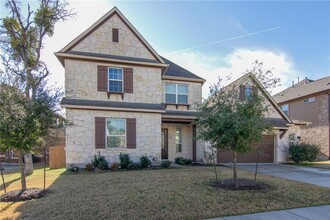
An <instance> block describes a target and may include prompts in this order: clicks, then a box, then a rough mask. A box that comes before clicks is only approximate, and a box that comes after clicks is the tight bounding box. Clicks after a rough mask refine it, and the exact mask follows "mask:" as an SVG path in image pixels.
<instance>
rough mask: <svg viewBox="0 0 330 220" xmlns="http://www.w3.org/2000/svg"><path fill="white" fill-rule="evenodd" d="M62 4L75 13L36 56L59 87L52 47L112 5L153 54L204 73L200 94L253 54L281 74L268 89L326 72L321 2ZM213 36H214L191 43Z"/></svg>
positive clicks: (327, 27)
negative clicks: (134, 28) (45, 63)
mask: <svg viewBox="0 0 330 220" xmlns="http://www.w3.org/2000/svg"><path fill="white" fill-rule="evenodd" d="M28 2H30V3H32V4H33V3H35V1H28ZM69 3H70V4H71V7H73V8H75V9H76V10H77V12H78V15H77V17H76V18H75V19H74V20H72V21H68V22H65V23H60V24H58V25H56V29H55V34H54V36H53V37H52V38H50V39H47V41H46V45H45V50H44V52H43V59H44V60H45V61H46V62H47V63H48V64H49V66H50V69H51V71H52V72H53V75H52V76H51V78H50V83H53V84H54V83H56V84H57V85H59V86H63V85H64V69H63V67H61V65H60V64H59V62H58V61H57V59H56V58H55V56H54V55H53V53H54V52H56V51H59V50H60V49H61V48H62V47H64V46H65V45H66V44H67V43H69V42H70V41H71V40H72V39H73V38H75V37H76V36H77V35H79V34H80V33H81V32H83V31H84V30H85V29H86V28H88V27H89V26H90V25H92V23H94V22H95V21H96V20H97V19H99V18H100V17H101V16H103V15H104V14H105V13H106V12H107V11H109V10H110V9H111V8H112V7H113V6H117V7H118V8H119V9H120V10H121V11H122V13H123V14H124V15H125V16H126V17H127V18H128V19H129V20H130V22H131V23H132V24H133V25H134V26H135V27H136V29H137V30H138V31H139V32H140V33H141V34H142V35H143V36H144V38H145V39H146V40H147V41H148V42H149V43H150V44H151V45H152V46H153V47H154V48H155V49H156V51H157V52H158V53H159V54H161V55H164V56H165V57H167V58H169V59H171V60H173V61H174V62H176V63H178V64H179V65H182V66H183V67H185V68H187V69H189V70H191V71H193V72H194V73H196V74H198V75H200V76H202V77H203V78H205V79H207V82H206V84H205V86H204V89H203V96H204V97H205V96H206V95H207V91H208V85H209V84H210V83H212V82H215V81H216V80H217V78H218V76H221V77H222V78H224V77H225V76H227V75H228V74H230V73H231V74H232V76H233V77H232V78H237V77H238V76H240V75H241V73H242V72H243V71H244V70H246V69H250V68H251V67H252V62H253V61H254V60H256V59H258V60H260V61H262V62H264V66H265V68H267V69H270V68H274V74H275V75H277V76H278V77H280V78H281V79H282V86H281V87H279V88H277V89H275V90H274V91H273V92H274V93H275V92H278V91H280V90H281V89H284V88H285V87H286V86H289V85H290V84H291V81H292V80H295V81H297V77H300V79H302V78H304V77H306V76H307V77H309V78H312V79H318V78H321V77H325V76H328V75H330V2H329V1H303V2H299V1H274V2H273V1H272V2H268V1H267V2H263V1H244V2H239V1H234V2H229V1H216V2H212V1H203V2H196V1H193V2H187V1H180V2H178V1H170V2H164V1H163V2H160V1H156V2H151V1H146V2H140V1H101V0H98V1H85V0H84V1H82V0H80V1H78V0H72V1H69ZM0 12H1V16H3V15H4V14H5V12H6V11H5V10H4V9H3V7H1V10H0ZM269 29H271V30H269ZM265 30H269V31H265ZM263 31H264V32H263ZM255 32H260V33H256V34H253V33H255ZM237 37H238V38H237ZM232 38H236V39H232ZM228 39H232V40H228ZM223 40H225V41H223ZM217 41H222V42H220V43H215V44H212V45H209V46H203V47H198V46H200V45H205V44H208V43H212V42H217ZM194 47H198V48H194ZM189 48H194V49H189ZM182 50H184V51H182ZM180 51H181V52H180Z"/></svg>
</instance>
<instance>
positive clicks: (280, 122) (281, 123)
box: [265, 118, 288, 128]
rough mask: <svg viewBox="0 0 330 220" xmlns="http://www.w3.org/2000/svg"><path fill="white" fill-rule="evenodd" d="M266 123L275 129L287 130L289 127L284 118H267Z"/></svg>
mask: <svg viewBox="0 0 330 220" xmlns="http://www.w3.org/2000/svg"><path fill="white" fill-rule="evenodd" d="M265 121H266V122H267V123H269V124H271V125H272V126H273V127H281V128H286V127H288V125H287V124H288V122H287V121H286V120H284V119H283V118H265Z"/></svg>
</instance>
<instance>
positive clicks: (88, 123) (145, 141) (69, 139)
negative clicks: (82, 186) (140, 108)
mask: <svg viewBox="0 0 330 220" xmlns="http://www.w3.org/2000/svg"><path fill="white" fill-rule="evenodd" d="M66 111H67V112H66V114H67V119H68V120H69V121H70V122H72V123H73V125H72V126H68V127H67V129H66V149H65V150H66V163H67V166H70V165H71V164H75V165H78V166H81V167H84V165H85V164H87V163H90V162H91V160H92V158H93V156H94V155H95V154H97V153H98V152H100V153H101V155H104V156H105V157H106V159H107V160H108V161H109V162H110V163H113V162H119V154H120V153H121V152H122V153H128V154H129V155H130V156H131V158H132V159H133V161H135V162H138V161H139V158H140V157H141V156H143V155H148V156H152V157H154V158H157V159H158V160H160V153H161V146H160V145H161V114H159V113H158V114H156V113H154V114H153V113H135V112H117V111H96V110H74V109H67V110H66ZM95 117H111V118H136V127H137V129H136V144H137V146H136V149H127V148H106V149H95Z"/></svg>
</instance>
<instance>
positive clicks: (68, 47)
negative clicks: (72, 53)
mask: <svg viewBox="0 0 330 220" xmlns="http://www.w3.org/2000/svg"><path fill="white" fill-rule="evenodd" d="M114 14H116V15H117V16H119V18H120V19H122V21H123V22H124V23H125V24H126V25H127V26H128V28H129V29H131V31H132V32H133V34H135V35H136V37H137V38H138V39H139V40H140V41H141V42H142V44H143V45H144V46H145V47H146V48H147V49H148V50H149V52H150V53H151V54H152V55H153V56H154V57H155V58H156V59H157V60H158V61H159V62H160V63H165V62H164V61H163V59H162V58H161V57H160V56H159V55H158V53H157V52H156V51H155V50H154V49H153V48H152V46H151V45H150V44H149V43H148V42H147V41H146V40H145V39H144V38H143V36H142V35H141V34H140V33H139V32H138V30H137V29H136V28H135V27H134V26H133V25H132V24H131V23H130V22H129V20H128V19H127V18H126V17H125V16H124V15H123V13H122V12H121V11H120V10H119V9H118V8H117V7H116V6H114V7H113V8H112V9H111V10H110V11H108V12H107V13H106V14H105V15H103V16H102V17H101V18H100V19H99V20H97V21H96V22H95V23H94V24H92V25H91V26H90V27H89V28H87V29H86V30H85V31H84V32H82V33H81V34H80V35H78V36H77V37H76V38H75V39H73V40H72V41H71V42H70V43H69V44H67V45H66V46H65V47H64V48H62V49H61V50H60V51H59V52H61V53H65V52H67V51H69V50H71V49H72V48H73V47H74V46H76V45H77V44H78V43H79V42H80V41H82V40H84V39H85V38H86V37H88V36H89V35H90V34H91V33H92V32H94V31H95V30H96V29H97V28H98V27H100V26H101V25H102V24H104V23H105V22H106V21H107V20H109V19H110V18H111V17H112V16H113V15H114Z"/></svg>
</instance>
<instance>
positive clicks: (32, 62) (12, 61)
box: [0, 0, 74, 173]
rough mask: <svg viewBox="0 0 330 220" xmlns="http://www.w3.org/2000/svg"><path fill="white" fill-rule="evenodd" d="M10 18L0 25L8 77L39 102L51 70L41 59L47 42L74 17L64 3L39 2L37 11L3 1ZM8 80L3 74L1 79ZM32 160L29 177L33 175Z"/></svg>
mask: <svg viewBox="0 0 330 220" xmlns="http://www.w3.org/2000/svg"><path fill="white" fill-rule="evenodd" d="M3 3H4V5H5V7H6V9H7V10H8V15H6V16H3V18H1V20H0V21H1V22H0V50H1V54H0V57H1V59H2V64H3V66H4V68H5V74H7V77H8V78H10V79H11V82H14V84H15V86H16V87H17V88H19V89H20V90H21V91H23V92H24V96H25V97H27V98H30V99H32V100H33V101H34V100H36V98H37V90H38V88H40V86H41V85H42V84H43V83H44V82H45V80H46V79H47V77H48V75H49V74H50V72H49V70H48V67H47V65H46V63H45V62H44V61H42V59H41V53H42V49H43V47H44V40H45V38H46V37H47V36H48V37H51V36H52V35H53V34H54V29H55V24H56V23H57V22H59V21H65V20H67V19H69V18H71V16H72V15H74V13H72V11H70V10H67V9H66V7H67V5H68V4H67V3H66V2H65V1H62V0H37V1H35V3H36V5H37V8H35V9H32V8H31V7H30V4H27V5H26V6H27V7H25V8H26V11H25V12H24V11H23V10H22V8H23V7H22V3H21V1H20V0H5V1H3ZM3 77H5V75H4V74H1V78H3ZM25 153H26V157H30V160H29V161H30V162H31V163H30V164H29V166H27V167H28V168H29V169H26V172H27V173H32V172H33V166H32V158H31V154H30V152H29V151H26V152H25Z"/></svg>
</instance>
